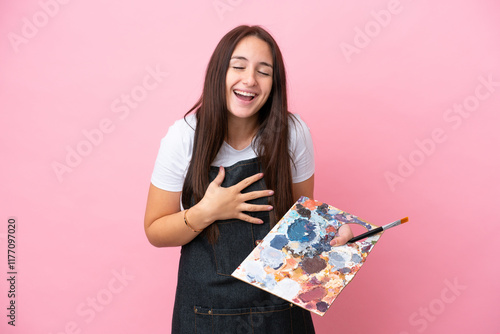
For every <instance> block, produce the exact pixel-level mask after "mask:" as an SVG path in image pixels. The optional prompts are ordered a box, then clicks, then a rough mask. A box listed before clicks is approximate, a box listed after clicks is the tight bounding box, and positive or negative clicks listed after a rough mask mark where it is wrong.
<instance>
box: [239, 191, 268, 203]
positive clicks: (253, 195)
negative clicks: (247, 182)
mask: <svg viewBox="0 0 500 334" xmlns="http://www.w3.org/2000/svg"><path fill="white" fill-rule="evenodd" d="M272 195H274V191H272V190H258V191H250V192H248V193H243V194H241V198H242V200H243V201H244V202H247V201H251V200H253V199H256V198H261V197H267V196H272Z"/></svg>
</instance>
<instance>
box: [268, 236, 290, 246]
mask: <svg viewBox="0 0 500 334" xmlns="http://www.w3.org/2000/svg"><path fill="white" fill-rule="evenodd" d="M286 244H288V238H287V237H286V235H283V234H277V235H276V236H275V237H274V238H273V240H271V243H270V245H271V247H273V248H276V249H279V250H281V249H282V248H283V247H285V245H286Z"/></svg>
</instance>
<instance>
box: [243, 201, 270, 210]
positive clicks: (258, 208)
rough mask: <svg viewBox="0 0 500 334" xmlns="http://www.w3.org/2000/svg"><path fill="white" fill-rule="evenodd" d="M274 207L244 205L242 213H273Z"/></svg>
mask: <svg viewBox="0 0 500 334" xmlns="http://www.w3.org/2000/svg"><path fill="white" fill-rule="evenodd" d="M272 209H273V207H272V206H271V205H257V204H248V203H244V205H242V206H241V211H248V212H258V211H271V210H272Z"/></svg>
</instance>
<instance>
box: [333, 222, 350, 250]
mask: <svg viewBox="0 0 500 334" xmlns="http://www.w3.org/2000/svg"><path fill="white" fill-rule="evenodd" d="M352 237H353V235H352V231H351V228H350V227H349V225H348V224H344V225H342V226H341V227H340V228H339V233H338V236H337V237H335V238H333V239H332V241H330V245H332V246H342V245H345V244H346V243H347V242H348V241H349V240H351V239H352Z"/></svg>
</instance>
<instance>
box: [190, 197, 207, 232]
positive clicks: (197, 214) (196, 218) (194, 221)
mask: <svg viewBox="0 0 500 334" xmlns="http://www.w3.org/2000/svg"><path fill="white" fill-rule="evenodd" d="M186 218H187V222H188V224H189V225H191V229H194V230H203V229H205V228H207V227H208V226H209V225H210V224H212V223H213V222H214V221H213V220H211V219H210V214H209V212H207V211H206V210H205V209H204V208H203V206H202V205H200V203H198V204H196V205H194V206H192V207H191V208H189V213H188V214H187V217H186Z"/></svg>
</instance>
